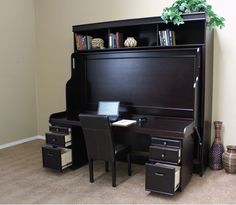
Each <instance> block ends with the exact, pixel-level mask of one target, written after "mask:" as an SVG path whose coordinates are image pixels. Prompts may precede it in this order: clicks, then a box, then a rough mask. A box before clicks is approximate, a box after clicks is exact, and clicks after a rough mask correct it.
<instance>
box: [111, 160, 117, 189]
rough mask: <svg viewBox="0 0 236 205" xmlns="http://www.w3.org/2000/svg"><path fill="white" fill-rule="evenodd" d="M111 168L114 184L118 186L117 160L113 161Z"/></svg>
mask: <svg viewBox="0 0 236 205" xmlns="http://www.w3.org/2000/svg"><path fill="white" fill-rule="evenodd" d="M111 170H112V186H113V187H116V161H113V162H112V165H111Z"/></svg>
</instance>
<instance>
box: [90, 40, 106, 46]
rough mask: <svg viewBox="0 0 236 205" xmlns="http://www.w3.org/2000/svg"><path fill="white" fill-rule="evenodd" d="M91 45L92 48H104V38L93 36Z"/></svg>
mask: <svg viewBox="0 0 236 205" xmlns="http://www.w3.org/2000/svg"><path fill="white" fill-rule="evenodd" d="M91 45H92V48H104V40H103V39H102V38H93V39H92V41H91Z"/></svg>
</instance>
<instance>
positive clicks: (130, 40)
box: [124, 37, 137, 47]
mask: <svg viewBox="0 0 236 205" xmlns="http://www.w3.org/2000/svg"><path fill="white" fill-rule="evenodd" d="M124 46H125V47H136V46H137V41H136V40H135V38H134V37H128V38H126V40H125V42H124Z"/></svg>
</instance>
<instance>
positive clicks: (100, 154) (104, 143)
mask: <svg viewBox="0 0 236 205" xmlns="http://www.w3.org/2000/svg"><path fill="white" fill-rule="evenodd" d="M79 119H80V122H81V125H82V130H83V133H84V138H85V143H86V148H87V154H88V160H89V175H90V182H94V176H93V161H94V160H104V161H105V170H106V172H107V171H108V166H109V162H110V163H111V168H112V186H113V187H116V158H117V156H118V155H121V154H127V161H128V175H129V176H131V160H130V152H129V148H128V146H125V145H120V144H119V145H118V144H117V145H115V144H114V142H113V135H112V131H111V127H110V122H109V118H108V117H107V116H100V115H87V114H80V115H79Z"/></svg>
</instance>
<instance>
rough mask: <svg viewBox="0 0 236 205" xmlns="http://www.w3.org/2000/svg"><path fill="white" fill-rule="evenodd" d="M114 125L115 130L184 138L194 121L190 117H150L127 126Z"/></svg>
mask: <svg viewBox="0 0 236 205" xmlns="http://www.w3.org/2000/svg"><path fill="white" fill-rule="evenodd" d="M113 127H114V128H113V129H115V130H125V131H130V132H136V133H141V134H149V135H159V136H162V135H164V136H171V137H177V138H183V137H184V136H185V135H188V134H190V133H191V132H192V131H193V121H192V120H190V119H180V118H167V117H150V118H148V119H147V121H144V122H141V123H136V124H132V125H130V126H127V127H121V126H119V127H118V126H113Z"/></svg>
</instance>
